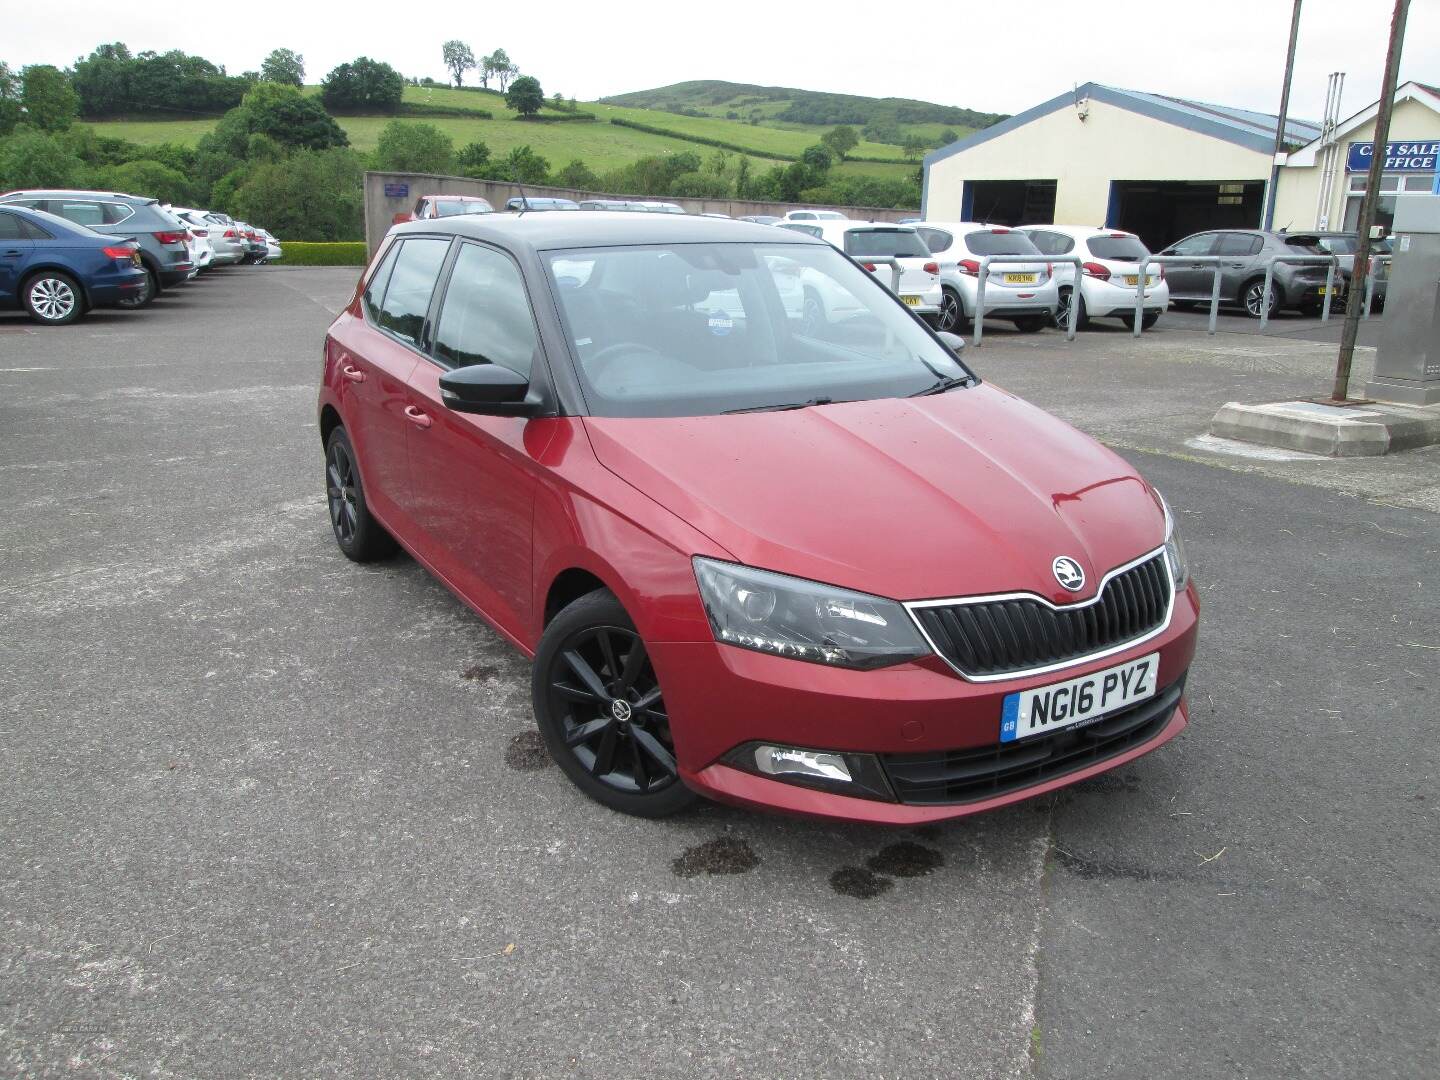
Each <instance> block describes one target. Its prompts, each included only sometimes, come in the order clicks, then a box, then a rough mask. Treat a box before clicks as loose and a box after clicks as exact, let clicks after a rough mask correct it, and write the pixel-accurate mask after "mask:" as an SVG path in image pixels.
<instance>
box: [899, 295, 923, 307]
mask: <svg viewBox="0 0 1440 1080" xmlns="http://www.w3.org/2000/svg"><path fill="white" fill-rule="evenodd" d="M900 299H901V300H903V301H905V303H906V304H908V305H909V306H910V307H919V306H920V298H919V297H918V296H902V297H901V298H900Z"/></svg>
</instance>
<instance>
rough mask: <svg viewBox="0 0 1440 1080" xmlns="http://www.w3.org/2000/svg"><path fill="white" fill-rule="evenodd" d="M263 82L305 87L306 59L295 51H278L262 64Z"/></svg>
mask: <svg viewBox="0 0 1440 1080" xmlns="http://www.w3.org/2000/svg"><path fill="white" fill-rule="evenodd" d="M260 79H261V81H262V82H273V83H284V84H286V85H287V86H304V85H305V58H304V57H303V56H301V55H300V54H299V53H297V52H295V51H294V50H293V49H276V50H275V51H274V52H272V53H271V54H270V55H269V56H267V57H265V59H264V61H263V62H262V63H261V64H260Z"/></svg>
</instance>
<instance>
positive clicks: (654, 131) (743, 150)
mask: <svg viewBox="0 0 1440 1080" xmlns="http://www.w3.org/2000/svg"><path fill="white" fill-rule="evenodd" d="M610 122H611V123H612V124H614V125H615V126H616V127H624V128H633V129H634V130H636V131H644V132H648V133H649V134H651V135H664V136H667V137H668V138H671V139H683V140H685V141H686V142H693V143H699V144H700V145H701V146H714V147H717V148H718V149H720V150H733V151H734V152H735V153H737V154H753V155H754V156H755V157H762V158H770V159H772V160H776V161H799V160H800V159H799V158H798V157H797V156H795V155H794V154H782V153H780V152H779V151H778V150H756V149H755V148H753V147H750V146H741V145H740V144H739V143H732V142H726V141H725V140H724V139H711V138H708V137H706V136H704V135H691V134H689V133H687V132H683V131H675V130H674V129H673V128H663V127H656V126H655V125H654V124H642V123H640V122H639V121H637V120H622V119H620V118H619V117H611V118H610Z"/></svg>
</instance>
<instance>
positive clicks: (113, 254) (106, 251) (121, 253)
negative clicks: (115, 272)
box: [100, 247, 130, 262]
mask: <svg viewBox="0 0 1440 1080" xmlns="http://www.w3.org/2000/svg"><path fill="white" fill-rule="evenodd" d="M100 254H102V255H104V256H105V257H106V258H107V259H124V260H125V261H126V262H129V261H130V249H129V248H127V247H107V248H101V249H100Z"/></svg>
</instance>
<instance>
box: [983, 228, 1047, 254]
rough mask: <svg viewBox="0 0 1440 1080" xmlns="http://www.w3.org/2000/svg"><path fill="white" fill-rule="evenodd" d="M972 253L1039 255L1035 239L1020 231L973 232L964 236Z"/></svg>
mask: <svg viewBox="0 0 1440 1080" xmlns="http://www.w3.org/2000/svg"><path fill="white" fill-rule="evenodd" d="M965 246H966V247H968V248H969V249H970V253H971V254H972V255H1039V254H1040V249H1039V248H1037V247H1036V246H1035V241H1033V240H1031V239H1030V237H1028V236H1026V235H1025V234H1024V233H1022V232H998V233H997V232H984V231H982V232H973V233H969V234H968V235H967V236H966V237H965Z"/></svg>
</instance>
